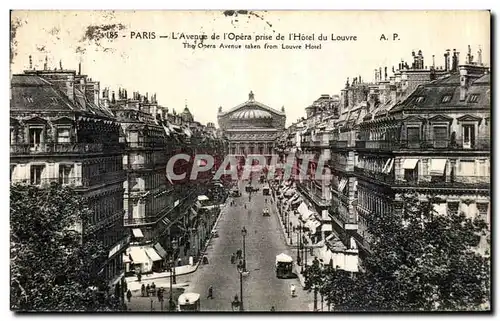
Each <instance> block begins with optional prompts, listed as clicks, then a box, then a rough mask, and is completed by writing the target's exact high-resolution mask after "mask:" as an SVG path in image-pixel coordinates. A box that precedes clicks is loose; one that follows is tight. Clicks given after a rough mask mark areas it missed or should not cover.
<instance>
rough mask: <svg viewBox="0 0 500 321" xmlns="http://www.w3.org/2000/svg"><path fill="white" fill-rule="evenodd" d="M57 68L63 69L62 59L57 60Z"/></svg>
mask: <svg viewBox="0 0 500 321" xmlns="http://www.w3.org/2000/svg"><path fill="white" fill-rule="evenodd" d="M59 69H60V70H63V67H62V60H59Z"/></svg>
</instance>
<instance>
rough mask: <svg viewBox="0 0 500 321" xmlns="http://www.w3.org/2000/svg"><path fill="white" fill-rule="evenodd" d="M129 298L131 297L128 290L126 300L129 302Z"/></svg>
mask: <svg viewBox="0 0 500 321" xmlns="http://www.w3.org/2000/svg"><path fill="white" fill-rule="evenodd" d="M130 298H132V292H130V290H128V291H127V301H128V302H130Z"/></svg>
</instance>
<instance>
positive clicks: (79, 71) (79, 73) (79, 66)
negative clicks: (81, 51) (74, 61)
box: [78, 62, 82, 75]
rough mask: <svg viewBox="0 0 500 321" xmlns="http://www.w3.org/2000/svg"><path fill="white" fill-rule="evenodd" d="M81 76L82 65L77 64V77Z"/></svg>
mask: <svg viewBox="0 0 500 321" xmlns="http://www.w3.org/2000/svg"><path fill="white" fill-rule="evenodd" d="M81 74H82V63H81V62H79V63H78V75H81Z"/></svg>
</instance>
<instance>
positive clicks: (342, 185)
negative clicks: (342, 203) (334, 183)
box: [339, 178, 347, 192]
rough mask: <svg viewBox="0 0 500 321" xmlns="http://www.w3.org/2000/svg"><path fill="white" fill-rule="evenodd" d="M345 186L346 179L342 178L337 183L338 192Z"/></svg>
mask: <svg viewBox="0 0 500 321" xmlns="http://www.w3.org/2000/svg"><path fill="white" fill-rule="evenodd" d="M346 185H347V179H345V178H342V180H341V181H340V183H339V192H342V191H343V190H344V188H345V186H346Z"/></svg>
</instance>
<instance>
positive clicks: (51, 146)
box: [10, 143, 123, 155]
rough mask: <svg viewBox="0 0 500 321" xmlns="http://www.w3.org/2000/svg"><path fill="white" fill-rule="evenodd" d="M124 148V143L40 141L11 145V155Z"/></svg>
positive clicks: (102, 151)
mask: <svg viewBox="0 0 500 321" xmlns="http://www.w3.org/2000/svg"><path fill="white" fill-rule="evenodd" d="M121 150H123V145H122V144H93V143H40V144H13V145H10V153H11V155H51V154H89V153H104V152H106V153H107V152H116V151H121Z"/></svg>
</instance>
